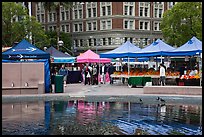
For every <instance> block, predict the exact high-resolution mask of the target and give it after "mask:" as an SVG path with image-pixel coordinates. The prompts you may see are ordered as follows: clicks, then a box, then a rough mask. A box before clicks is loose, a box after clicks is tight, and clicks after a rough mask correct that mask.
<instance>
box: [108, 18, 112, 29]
mask: <svg viewBox="0 0 204 137" xmlns="http://www.w3.org/2000/svg"><path fill="white" fill-rule="evenodd" d="M107 29H111V21H110V20H108V21H107Z"/></svg>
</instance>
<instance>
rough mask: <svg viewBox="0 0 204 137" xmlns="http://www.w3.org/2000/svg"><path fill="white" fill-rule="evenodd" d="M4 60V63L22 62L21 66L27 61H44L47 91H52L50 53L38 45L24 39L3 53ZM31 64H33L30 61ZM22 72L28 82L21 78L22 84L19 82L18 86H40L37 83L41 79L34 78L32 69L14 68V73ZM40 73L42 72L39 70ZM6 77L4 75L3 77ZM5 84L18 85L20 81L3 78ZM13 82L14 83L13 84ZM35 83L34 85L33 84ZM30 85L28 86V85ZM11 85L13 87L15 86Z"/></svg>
mask: <svg viewBox="0 0 204 137" xmlns="http://www.w3.org/2000/svg"><path fill="white" fill-rule="evenodd" d="M2 59H3V60H2V62H4V63H16V64H20V65H21V66H22V65H23V63H27V64H28V65H29V63H30V62H43V63H44V70H42V71H43V74H44V80H43V81H44V86H45V93H49V92H50V69H49V66H50V64H49V59H50V55H49V54H48V53H46V52H44V51H42V50H40V49H38V48H37V47H36V46H34V45H32V44H31V43H29V42H28V41H27V40H25V39H23V40H22V41H21V42H19V43H18V44H17V45H15V46H13V47H12V48H10V49H8V50H6V51H5V52H3V53H2ZM30 65H32V64H31V63H30ZM15 72H16V73H20V75H21V77H23V76H25V77H24V78H25V81H26V83H27V84H24V83H23V82H22V81H23V79H20V84H18V85H19V86H18V88H25V87H28V88H29V87H32V86H35V87H36V86H38V85H37V83H40V82H41V81H37V82H34V83H33V81H36V80H37V78H35V79H34V78H32V75H31V73H32V72H30V70H27V69H26V71H23V72H22V67H21V68H19V69H14V70H13V71H12V73H15ZM39 73H40V72H39ZM3 78H4V77H3ZM2 82H3V85H4V83H8V84H9V86H13V87H14V86H16V83H19V81H13V79H9V80H2ZM11 83H13V84H11ZM32 84H34V85H32ZM27 85H28V86H27ZM13 87H11V88H13Z"/></svg>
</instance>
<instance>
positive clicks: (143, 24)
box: [139, 21, 150, 30]
mask: <svg viewBox="0 0 204 137" xmlns="http://www.w3.org/2000/svg"><path fill="white" fill-rule="evenodd" d="M139 22H140V30H150V22H149V21H139Z"/></svg>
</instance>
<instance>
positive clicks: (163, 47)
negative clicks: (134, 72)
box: [138, 39, 175, 53]
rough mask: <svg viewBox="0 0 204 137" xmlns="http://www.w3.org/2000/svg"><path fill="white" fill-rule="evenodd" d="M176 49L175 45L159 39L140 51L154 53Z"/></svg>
mask: <svg viewBox="0 0 204 137" xmlns="http://www.w3.org/2000/svg"><path fill="white" fill-rule="evenodd" d="M174 49H175V48H174V47H172V46H170V45H168V44H166V43H165V42H163V41H162V40H160V39H157V40H156V41H155V42H153V43H152V44H150V45H149V46H147V47H145V48H143V49H142V50H140V51H139V52H138V53H154V52H163V51H172V50H174Z"/></svg>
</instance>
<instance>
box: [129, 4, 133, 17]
mask: <svg viewBox="0 0 204 137" xmlns="http://www.w3.org/2000/svg"><path fill="white" fill-rule="evenodd" d="M129 15H133V6H130V7H129Z"/></svg>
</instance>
